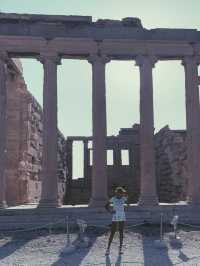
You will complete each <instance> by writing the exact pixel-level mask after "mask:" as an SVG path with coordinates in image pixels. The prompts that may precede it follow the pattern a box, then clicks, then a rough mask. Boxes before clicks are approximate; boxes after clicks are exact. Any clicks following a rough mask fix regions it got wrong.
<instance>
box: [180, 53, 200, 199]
mask: <svg viewBox="0 0 200 266" xmlns="http://www.w3.org/2000/svg"><path fill="white" fill-rule="evenodd" d="M199 62H200V58H198V57H195V56H187V57H185V58H184V60H183V62H182V64H183V65H184V69H185V100H186V126H187V159H188V160H187V164H188V185H189V186H188V202H189V203H191V204H200V106H199V88H198V64H199Z"/></svg>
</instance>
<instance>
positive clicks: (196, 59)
mask: <svg viewBox="0 0 200 266" xmlns="http://www.w3.org/2000/svg"><path fill="white" fill-rule="evenodd" d="M199 64H200V56H198V55H191V56H185V57H184V58H183V60H182V65H183V66H186V65H197V66H198V65H199Z"/></svg>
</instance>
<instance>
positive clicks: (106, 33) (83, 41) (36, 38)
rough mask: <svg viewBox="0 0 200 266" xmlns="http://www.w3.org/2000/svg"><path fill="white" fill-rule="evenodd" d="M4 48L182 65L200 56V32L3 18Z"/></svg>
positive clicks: (135, 23) (16, 52)
mask: <svg viewBox="0 0 200 266" xmlns="http://www.w3.org/2000/svg"><path fill="white" fill-rule="evenodd" d="M46 40H48V42H46ZM0 46H1V49H3V47H5V49H6V51H7V52H9V53H10V54H11V55H13V56H22V57H24V56H28V57H30V56H31V57H35V56H36V55H37V54H40V53H41V51H42V50H46V49H48V50H50V51H54V52H57V53H58V54H60V55H62V56H63V57H66V58H68V57H69V58H74V59H75V58H77V59H78V58H79V59H87V57H88V55H89V54H95V53H98V54H106V55H107V56H109V57H110V59H112V60H119V59H122V60H133V59H134V58H135V57H137V55H138V54H143V55H144V54H145V55H146V54H150V55H156V56H157V57H158V58H159V60H168V59H180V60H181V59H182V57H184V56H187V55H194V54H195V55H200V32H199V31H197V30H196V29H168V28H165V29H163V28H161V29H159V28H156V29H150V30H148V29H145V28H143V27H142V24H141V21H140V20H139V19H137V18H124V19H122V20H121V21H120V20H106V19H103V20H102V19H100V20H98V21H96V22H93V21H92V17H90V16H52V15H28V14H7V13H0Z"/></svg>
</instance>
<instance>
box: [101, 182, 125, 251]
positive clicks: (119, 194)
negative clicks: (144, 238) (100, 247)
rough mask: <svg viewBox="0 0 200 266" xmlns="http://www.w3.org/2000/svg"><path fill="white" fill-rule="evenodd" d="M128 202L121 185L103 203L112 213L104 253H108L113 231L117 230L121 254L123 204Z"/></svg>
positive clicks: (123, 217) (123, 219)
mask: <svg viewBox="0 0 200 266" xmlns="http://www.w3.org/2000/svg"><path fill="white" fill-rule="evenodd" d="M125 204H127V206H129V204H128V197H127V192H126V190H125V189H124V188H122V187H117V188H116V189H115V195H114V197H112V198H111V199H110V200H109V201H108V202H107V203H106V205H105V209H106V210H107V211H108V212H109V213H112V214H113V217H112V224H111V231H110V236H109V239H108V246H107V249H106V255H109V253H110V246H111V243H112V241H113V238H114V235H115V232H116V231H117V229H118V230H119V254H123V251H122V245H123V234H124V223H125V221H126V216H125V210H124V206H125Z"/></svg>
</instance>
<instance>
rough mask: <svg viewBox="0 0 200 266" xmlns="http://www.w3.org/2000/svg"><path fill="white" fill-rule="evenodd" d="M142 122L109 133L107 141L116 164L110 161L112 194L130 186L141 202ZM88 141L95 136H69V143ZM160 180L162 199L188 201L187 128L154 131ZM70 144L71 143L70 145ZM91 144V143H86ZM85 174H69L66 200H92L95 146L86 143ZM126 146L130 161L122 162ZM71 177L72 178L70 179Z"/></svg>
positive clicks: (132, 198) (132, 195) (131, 194)
mask: <svg viewBox="0 0 200 266" xmlns="http://www.w3.org/2000/svg"><path fill="white" fill-rule="evenodd" d="M139 129H140V126H139V125H138V124H135V125H133V127H132V128H123V129H121V130H120V131H119V135H118V136H109V137H107V141H106V148H107V150H112V151H113V165H107V176H108V194H109V196H111V195H112V194H113V192H114V189H115V188H116V187H117V186H123V187H124V188H126V189H127V191H128V194H129V200H130V202H132V203H136V202H138V199H139V193H140V152H139V150H140V141H139ZM77 139H78V140H79V141H81V139H82V141H83V142H85V143H88V142H89V141H91V140H92V137H90V138H87V137H85V138H84V137H69V138H68V139H67V143H68V145H69V143H70V144H71V147H72V142H73V140H77ZM154 143H155V162H156V181H157V193H158V197H159V202H168V203H175V202H179V201H185V200H186V197H187V187H188V172H187V171H188V170H187V153H186V131H185V130H171V129H170V128H169V127H168V126H166V127H164V128H162V129H161V130H160V131H159V132H158V133H156V134H155V135H154ZM66 146H67V145H66ZM86 146H87V147H86ZM85 147H86V150H85V152H84V154H85V158H84V177H83V178H78V179H72V174H71V175H70V176H69V174H70V172H68V175H67V180H68V183H67V187H66V192H67V194H66V198H65V202H66V203H70V204H80V203H85V204H86V203H88V201H89V198H90V194H91V178H92V166H91V164H90V158H89V157H90V154H91V152H92V148H88V145H85ZM122 150H127V151H128V154H129V160H128V161H129V162H128V164H127V165H123V164H122V153H121V151H122ZM71 151H72V150H71V149H70V148H68V150H67V158H69V157H70V156H71ZM72 161H73V158H71V159H70V160H68V169H72V167H71V166H70V165H72ZM69 179H71V181H69Z"/></svg>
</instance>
